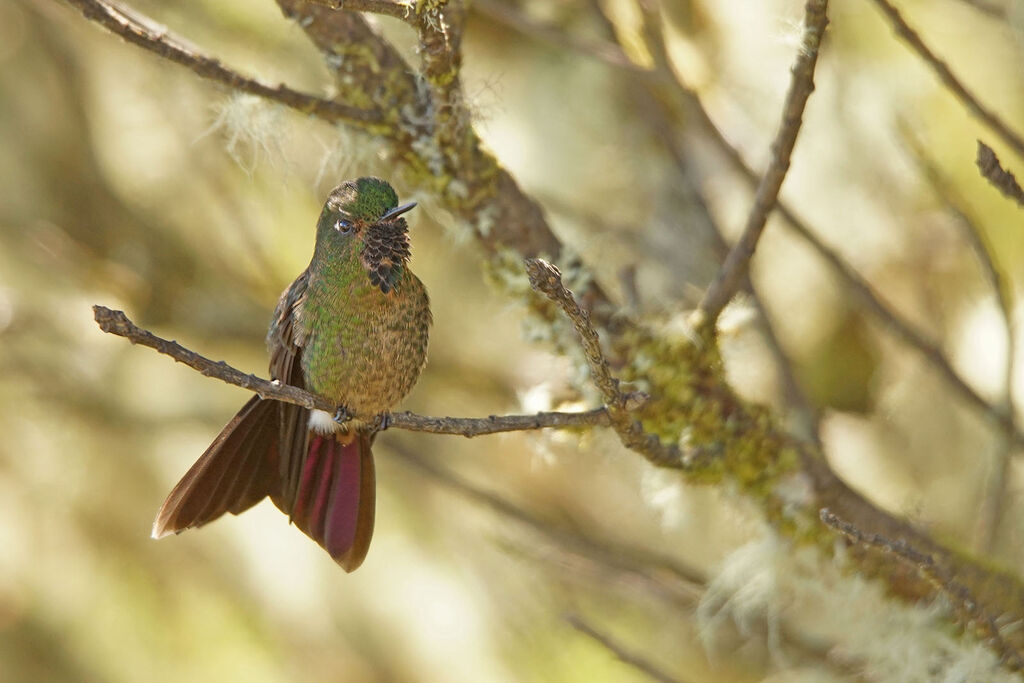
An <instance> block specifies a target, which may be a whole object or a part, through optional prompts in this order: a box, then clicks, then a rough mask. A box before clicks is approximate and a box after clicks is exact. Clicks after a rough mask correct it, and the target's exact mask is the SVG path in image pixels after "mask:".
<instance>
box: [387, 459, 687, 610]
mask: <svg viewBox="0 0 1024 683" xmlns="http://www.w3.org/2000/svg"><path fill="white" fill-rule="evenodd" d="M390 448H391V450H392V451H393V452H394V453H395V454H396V455H397V456H398V457H399V458H401V459H402V460H403V461H404V462H406V463H407V464H408V465H410V466H411V467H414V468H416V470H418V471H419V472H420V473H422V474H424V475H426V476H428V477H429V478H431V479H433V480H434V481H435V482H438V483H439V484H441V485H443V486H446V487H448V488H449V489H451V490H453V491H455V492H457V493H459V494H461V495H463V496H465V497H466V498H469V499H470V500H472V501H474V502H476V503H479V504H482V505H485V506H487V507H488V508H490V509H491V510H492V511H494V512H496V513H498V514H500V515H502V516H504V517H506V518H509V519H512V520H515V521H516V522H518V523H519V524H522V525H523V526H525V527H528V528H530V529H532V530H533V531H535V532H537V533H539V534H542V535H543V536H546V537H547V538H549V539H550V540H552V541H554V542H556V543H557V544H558V545H559V546H560V547H562V548H563V549H564V550H566V551H567V552H572V553H575V554H581V555H585V556H587V557H588V558H589V559H591V560H592V561H594V562H595V563H598V564H601V565H603V566H606V567H610V568H613V569H615V570H616V571H619V572H625V573H628V574H631V575H633V576H634V577H635V578H637V579H640V580H641V581H643V582H645V583H648V584H651V585H654V584H657V585H658V586H660V587H661V590H660V591H659V593H660V594H661V595H662V596H664V595H665V594H666V593H668V594H671V595H672V596H673V599H674V600H680V598H681V596H683V595H685V597H686V600H685V604H687V605H690V606H692V605H693V604H695V603H696V602H697V600H699V598H700V595H701V592H702V591H703V588H704V584H705V582H706V577H705V576H704V574H703V573H702V572H701V571H700V570H698V569H696V568H694V567H690V566H687V565H684V564H682V563H681V562H680V561H679V560H677V559H675V558H673V557H669V556H667V555H662V554H659V553H652V552H650V551H647V550H644V549H642V548H638V547H633V546H626V545H621V544H618V543H614V542H611V541H608V540H607V539H603V538H602V539H596V538H591V537H590V536H586V535H584V534H582V533H580V531H579V529H577V528H575V526H573V527H572V530H570V528H563V526H562V525H558V524H554V523H552V522H550V521H548V520H545V519H543V518H540V517H538V516H537V515H535V514H534V513H532V512H530V511H528V510H525V509H523V508H521V507H519V506H517V505H515V504H514V503H512V502H510V501H508V500H506V499H504V498H502V497H501V496H499V495H497V494H496V493H494V492H492V491H488V490H485V489H483V488H480V487H478V486H476V485H474V484H471V483H469V482H468V481H466V480H464V479H462V478H461V477H459V476H457V475H456V474H454V473H453V472H451V471H448V470H447V469H442V468H441V467H438V466H437V465H435V464H434V463H433V462H431V461H430V460H428V459H427V458H424V457H421V456H419V455H416V454H414V453H411V452H408V451H406V450H404V449H402V448H401V447H396V446H394V445H392V446H390ZM666 583H670V584H671V588H670V589H669V590H667V591H666V590H665V588H664V587H665V584H666Z"/></svg>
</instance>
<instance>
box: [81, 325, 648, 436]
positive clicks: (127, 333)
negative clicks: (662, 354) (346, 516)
mask: <svg viewBox="0 0 1024 683" xmlns="http://www.w3.org/2000/svg"><path fill="white" fill-rule="evenodd" d="M93 315H94V318H95V320H96V322H97V324H98V325H99V326H100V329H101V330H103V331H104V332H107V333H108V334H115V335H117V336H119V337H124V338H126V339H128V340H129V341H131V342H132V343H133V344H141V345H142V346H148V347H149V348H151V349H155V350H156V351H158V352H159V353H162V354H164V355H166V356H170V357H171V358H173V359H174V360H176V361H178V362H179V363H184V364H185V365H187V366H189V367H190V368H192V369H193V370H197V371H198V372H199V373H200V374H202V375H204V376H206V377H213V378H216V379H219V380H221V381H222V382H227V383H228V384H234V385H235V386H238V387H242V388H243V389H248V390H249V391H252V392H254V393H256V394H258V395H259V396H260V398H264V399H274V400H276V401H283V402H285V403H293V404H295V405H297V406H302V407H303V408H309V409H313V408H316V409H317V410H323V411H326V412H329V413H334V412H335V411H337V409H338V406H337V405H336V404H334V403H332V402H331V401H329V400H328V399H326V398H324V397H323V396H318V395H316V394H312V393H310V392H308V391H305V390H303V389H299V388H298V387H293V386H289V385H287V384H281V383H280V382H277V381H273V382H272V381H270V380H266V379H263V378H261V377H257V376H256V375H253V374H246V373H244V372H242V371H241V370H237V369H235V368H233V367H231V366H230V365H228V364H227V363H225V362H224V361H213V360H210V359H209V358H206V357H205V356H201V355H199V354H198V353H196V352H195V351H191V350H189V349H186V348H185V347H184V346H182V345H181V344H178V343H177V342H174V341H170V340H167V339H162V338H160V337H158V336H156V335H155V334H153V333H152V332H149V331H148V330H143V329H141V328H140V327H138V326H136V325H135V323H133V322H132V321H131V320H129V319H128V316H126V315H125V314H124V313H123V312H122V311H114V310H111V309H109V308H106V307H104V306H93ZM644 400H645V396H644V395H643V394H640V393H631V394H627V395H625V396H624V398H623V403H622V407H621V409H622V410H627V411H628V410H632V409H635V408H637V407H639V406H640V405H642V404H643V402H644ZM353 417H355V418H359V419H362V420H363V421H366V422H373V421H374V420H375V419H376V417H377V416H375V415H353ZM388 426H389V427H393V428H396V429H405V430H408V431H413V432H430V433H432V434H454V435H458V436H465V437H473V436H483V435H485V434H497V433H499V432H515V431H526V430H535V429H547V428H557V429H564V428H573V427H598V426H611V419H610V417H609V413H608V410H606V409H605V408H595V409H594V410H588V411H584V412H580V413H557V412H545V413H536V414H534V415H500V416H496V415H491V416H488V417H481V418H459V417H431V416H428V415H416V414H415V413H409V412H401V413H391V414H390V415H389V420H388Z"/></svg>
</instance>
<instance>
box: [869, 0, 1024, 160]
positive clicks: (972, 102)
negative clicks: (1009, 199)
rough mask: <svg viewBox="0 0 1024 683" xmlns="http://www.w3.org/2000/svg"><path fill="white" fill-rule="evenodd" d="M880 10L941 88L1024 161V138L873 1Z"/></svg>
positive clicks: (887, 6)
mask: <svg viewBox="0 0 1024 683" xmlns="http://www.w3.org/2000/svg"><path fill="white" fill-rule="evenodd" d="M874 3H875V4H876V5H878V8H879V9H881V10H882V12H883V13H884V14H885V15H886V16H887V17H888V18H889V21H890V22H891V23H892V26H893V30H895V31H896V35H898V36H900V37H901V38H903V40H904V41H906V43H907V45H909V46H910V48H911V49H912V50H913V51H914V52H916V53H917V55H918V57H920V58H921V59H922V60H924V62H925V63H926V64H927V65H928V66H929V67H931V69H932V71H934V72H935V75H936V76H938V77H939V80H940V81H942V84H943V85H945V86H946V88H947V89H948V90H949V91H950V92H951V93H953V95H954V96H955V97H956V98H957V99H958V100H960V102H961V103H962V104H963V105H964V106H965V107H967V110H968V111H969V112H971V113H972V114H974V115H975V116H976V117H978V118H979V119H981V120H982V122H984V123H985V125H987V126H988V127H989V128H991V129H992V131H993V132H994V133H995V134H996V135H998V136H999V137H1001V138H1002V139H1003V142H1005V143H1006V144H1007V145H1009V146H1010V147H1012V148H1013V149H1014V151H1015V152H1017V154H1018V155H1019V156H1021V157H1024V138H1021V136H1020V134H1019V133H1017V132H1016V131H1014V130H1013V129H1011V128H1010V127H1009V126H1008V125H1006V124H1005V123H1003V120H1002V119H1001V118H999V116H998V115H997V114H996V113H995V112H993V111H991V110H990V109H988V108H987V107H986V106H985V105H983V104H982V103H981V102H979V101H978V98H977V97H975V96H974V94H973V93H971V91H969V90H968V89H967V88H966V86H964V84H963V83H961V82H960V79H959V78H957V77H956V75H954V74H953V72H952V71H950V69H949V66H948V65H947V64H946V63H945V62H944V61H942V60H941V59H939V58H938V57H937V56H936V55H935V53H934V52H932V51H931V49H930V48H929V47H928V46H927V45H925V44H924V42H923V41H922V40H921V36H919V35H918V34H917V31H915V30H914V29H912V28H910V26H909V25H907V22H906V21H904V20H903V17H902V16H901V15H900V13H899V10H897V9H896V8H895V7H893V5H892V4H891V3H890V2H889V1H888V0H874Z"/></svg>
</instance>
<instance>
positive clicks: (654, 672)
mask: <svg viewBox="0 0 1024 683" xmlns="http://www.w3.org/2000/svg"><path fill="white" fill-rule="evenodd" d="M564 619H565V621H566V623H568V624H569V625H570V626H572V627H573V628H574V629H576V630H577V631H579V632H580V633H582V634H583V635H585V636H587V637H588V638H590V639H591V640H593V641H595V642H596V643H597V644H598V645H600V646H601V647H603V648H604V649H606V650H608V651H609V652H611V653H612V654H613V655H615V658H616V659H618V660H619V661H620V662H622V663H623V664H628V665H629V666H631V667H633V668H634V669H636V670H637V671H639V672H640V673H642V674H644V675H645V676H647V677H648V678H650V679H651V680H654V681H660V682H661V683H680V681H681V680H682V679H680V678H676V677H675V676H672V675H669V674H667V673H665V672H664V671H662V670H661V669H660V668H659V667H657V666H655V665H654V664H652V663H651V662H650V661H648V660H647V659H646V658H645V657H643V656H641V655H638V654H636V653H635V652H632V651H630V650H628V649H627V648H626V647H625V646H624V645H622V644H621V643H619V642H618V641H616V640H615V639H613V638H612V637H611V636H608V635H606V634H604V633H602V632H600V631H598V630H597V629H596V628H594V627H593V626H591V625H590V624H589V623H587V622H586V621H585V620H584V619H583V617H581V616H579V615H578V614H566V615H565V616H564Z"/></svg>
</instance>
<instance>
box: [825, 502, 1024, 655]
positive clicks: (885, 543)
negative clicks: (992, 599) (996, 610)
mask: <svg viewBox="0 0 1024 683" xmlns="http://www.w3.org/2000/svg"><path fill="white" fill-rule="evenodd" d="M819 516H820V517H821V521H822V522H823V523H824V524H825V525H826V526H828V527H829V528H830V529H832V530H833V531H836V532H838V533H841V534H843V535H844V536H846V537H847V538H849V539H850V540H851V541H853V542H854V543H860V544H864V545H866V546H868V547H871V548H874V549H876V550H881V551H882V552H884V553H887V554H890V555H893V556H895V557H896V558H897V559H899V560H900V562H903V563H904V564H906V565H907V566H909V567H911V568H913V569H916V570H917V571H918V572H919V573H920V574H921V575H922V576H923V577H925V578H926V579H927V580H928V581H929V582H931V584H932V585H933V586H935V588H936V589H937V590H938V591H939V592H941V593H943V594H944V595H945V596H946V597H947V598H949V600H950V602H951V603H952V605H953V608H954V610H955V611H956V613H957V617H958V618H959V619H960V621H961V623H963V624H964V625H965V626H973V627H974V629H975V630H976V631H977V633H978V634H979V635H980V636H982V638H986V639H988V640H989V642H990V644H991V646H992V648H993V649H994V650H995V651H996V652H997V653H999V656H1000V660H1001V662H1002V663H1003V664H1004V665H1005V666H1006V667H1007V668H1009V669H1010V670H1012V671H1020V670H1021V669H1022V668H1024V657H1022V656H1021V653H1020V652H1018V651H1017V650H1016V649H1014V648H1013V647H1011V646H1010V644H1009V643H1007V642H1006V641H1005V640H1004V639H1003V636H1002V634H1001V633H1000V631H999V627H998V626H997V625H996V620H995V618H994V617H992V616H991V615H989V614H988V613H987V612H986V611H985V610H984V608H983V607H982V604H981V603H979V602H978V601H977V600H976V599H975V598H974V596H973V595H972V594H971V591H970V590H969V589H968V588H967V586H965V585H964V584H962V583H960V582H959V581H957V580H956V579H955V578H954V577H953V575H952V574H951V573H950V571H949V570H948V569H946V567H944V566H943V565H942V564H940V563H938V562H936V561H935V558H934V557H932V556H931V555H929V554H927V553H923V552H921V551H919V550H917V549H915V548H914V547H913V546H912V545H910V544H909V543H907V542H906V541H905V540H903V539H900V540H896V541H894V540H892V539H890V538H887V537H885V536H882V535H881V534H866V533H864V532H863V531H861V530H860V529H858V528H857V527H856V526H855V525H854V524H851V523H849V522H847V521H845V520H843V519H841V518H839V517H838V516H837V515H835V514H833V513H832V512H831V511H830V510H829V509H828V508H822V509H821V512H820V513H819Z"/></svg>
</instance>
